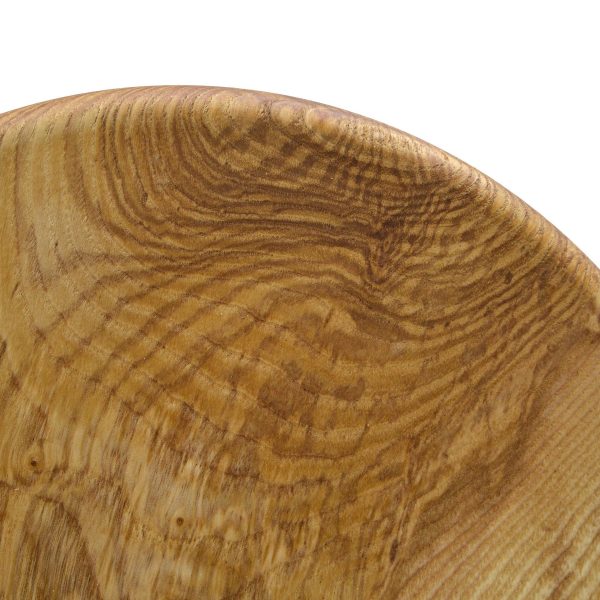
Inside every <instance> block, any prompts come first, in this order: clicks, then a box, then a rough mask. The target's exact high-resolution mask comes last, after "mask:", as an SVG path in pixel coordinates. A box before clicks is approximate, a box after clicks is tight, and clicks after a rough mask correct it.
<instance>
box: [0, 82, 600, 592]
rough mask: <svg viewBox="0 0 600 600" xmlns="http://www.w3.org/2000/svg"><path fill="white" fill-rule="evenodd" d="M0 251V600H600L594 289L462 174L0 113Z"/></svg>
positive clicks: (278, 111) (333, 112) (177, 109)
mask: <svg viewBox="0 0 600 600" xmlns="http://www.w3.org/2000/svg"><path fill="white" fill-rule="evenodd" d="M566 200H567V199H566ZM0 235H1V246H0V555H1V556H2V561H0V598H6V599H14V598H61V599H64V598H129V599H131V600H133V599H138V598H140V599H146V598H172V599H175V598H177V599H183V598H277V599H279V598H294V599H296V598H328V599H334V598H344V599H348V598H398V597H407V598H430V597H439V598H471V597H473V598H479V597H480V598H511V599H515V598H542V597H551V596H552V597H555V598H566V597H574V598H591V597H598V595H599V594H600V591H599V588H598V586H599V585H600V495H599V493H598V491H599V488H600V443H599V438H598V432H599V426H600V408H599V406H598V404H599V401H600V320H599V319H600V308H599V305H600V300H599V299H600V278H599V272H598V269H597V268H596V267H595V266H594V265H593V264H592V263H591V262H590V261H589V260H588V259H587V258H586V257H585V256H584V255H583V254H582V253H581V252H579V250H577V249H576V248H575V247H574V246H573V245H572V244H571V243H570V242H569V241H568V240H567V239H566V238H565V237H564V236H563V235H562V234H560V233H559V232H558V231H557V230H556V229H555V228H554V227H553V226H552V225H550V224H549V223H548V222H547V221H545V220H544V219H543V218H542V217H541V216H539V215H538V214H537V213H536V212H535V211H533V210H532V209H531V208H529V207H528V206H527V205H526V204H524V203H523V202H521V201H520V200H519V199H517V198H516V197H515V196H514V195H512V194H511V193H510V192H508V191H507V190H505V189H504V188H502V187H501V186H499V185H498V184H496V183H495V182H494V181H492V180H490V179H489V178H487V177H486V176H484V175H483V174H481V173H479V172H478V171H477V170H475V169H473V168H471V167H469V166H467V165H465V164H464V163H462V162H460V161H459V160H457V159H455V158H453V157H452V156H449V155H448V154H446V153H444V152H442V151H441V150H438V149H436V148H434V147H432V146H430V145H428V144H426V143H425V142H422V141H420V140H417V139H415V138H413V137H411V136H409V135H407V134H404V133H402V132H400V131H397V130H395V129H392V128H390V127H387V126H384V125H382V124H379V123H376V122H374V121H370V120H368V119H365V118H362V117H358V116H356V115H353V114H350V113H346V112H344V111H341V110H338V109H334V108H331V107H327V106H323V105H319V104H315V103H311V102H306V101H301V100H296V99H291V98H287V97H282V96H276V95H270V94H262V93H257V92H248V91H238V90H230V89H214V88H198V87H163V88H143V89H127V90H118V91H109V92H101V93H94V94H87V95H82V96H78V97H72V98H66V99H62V100H56V101H52V102H47V103H43V104H39V105H36V106H32V107H28V108H24V109H21V110H17V111H14V112H11V113H7V114H4V115H2V116H0Z"/></svg>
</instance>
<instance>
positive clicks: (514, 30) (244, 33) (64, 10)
mask: <svg viewBox="0 0 600 600" xmlns="http://www.w3.org/2000/svg"><path fill="white" fill-rule="evenodd" d="M0 57H1V61H0V67H1V68H0V112H4V111H7V110H10V109H13V108H18V107H21V106H24V105H27V104H31V103H34V102H38V101H41V100H48V99H51V98H55V97H60V96H65V95H70V94H74V93H79V92H86V91H94V90H100V89H107V88H115V87H128V86H136V85H154V84H202V85H222V86H230V87H242V88H250V89H257V90H264V91H272V92H279V93H282V94H288V95H291V96H298V97H301V98H308V99H311V100H317V101H320V102H324V103H327V104H332V105H334V106H339V107H341V108H345V109H348V110H351V111H354V112H357V113H360V114H363V115H367V116H369V117H372V118H374V119H377V120H380V121H383V122H385V123H388V124H389V125H393V126H395V127H398V128H399V129H403V130H404V131H407V132H409V133H412V134H414V135H416V136H418V137H420V138H423V139H425V140H427V141H429V142H431V143H433V144H435V145H437V146H439V147H441V148H443V149H444V150H446V151H448V152H450V153H452V154H454V155H456V156H458V157H459V158H462V159H463V160H465V161H467V162H468V163H470V164H472V165H473V166H475V167H477V168H479V169H480V170H481V171H483V172H485V173H487V174H488V175H490V176H491V177H493V178H494V179H496V180H497V181H499V182H500V183H502V184H503V185H504V186H506V187H507V188H509V189H510V190H511V191H513V192H514V193H516V194H517V195H518V196H520V197H521V198H523V199H524V200H525V201H526V202H528V203H529V204H530V205H532V206H533V207H534V208H536V209H537V210H538V211H539V212H541V213H542V214H543V215H544V216H546V217H547V218H548V219H549V220H550V221H552V222H553V223H554V224H555V225H556V226H557V227H558V228H559V229H561V230H562V231H563V232H564V233H565V234H566V235H567V236H568V237H570V238H571V239H572V240H573V241H574V242H575V243H576V244H577V245H578V246H579V247H580V248H581V249H582V250H583V251H584V252H585V253H586V254H587V255H588V256H589V257H590V258H591V259H592V260H594V262H595V263H596V264H597V265H600V235H599V234H598V225H599V224H600V223H599V221H600V219H599V217H600V208H599V206H600V192H599V189H600V183H599V176H600V151H599V146H598V142H599V140H600V117H599V111H600V4H599V3H598V2H597V1H594V0H589V1H584V0H570V1H569V2H566V1H565V2H554V1H552V0H550V1H546V2H544V1H540V2H534V1H531V0H520V1H512V0H511V1H506V0H505V1H503V2H499V1H496V2H490V1H484V0H479V1H473V2H465V1H459V0H452V1H439V2H431V1H421V0H411V1H410V2H405V1H389V2H382V1H373V0H370V1H368V0H365V1H363V2H352V1H350V0H348V1H346V2H328V1H327V0H321V1H319V2H315V1H313V0H301V1H297V2H285V1H284V0H280V1H279V2H273V3H271V2H258V1H252V0H247V1H245V2H231V1H229V2H228V1H224V0H211V2H202V1H195V2H181V1H174V0H171V1H168V2H167V1H163V2H152V1H148V2H143V3H142V2H140V3H137V2H127V1H126V0H121V1H119V2H114V1H108V0H105V1H103V2H84V1H80V2H64V1H63V2H61V1H58V0H55V1H52V2H48V1H46V2H31V1H23V0H16V1H13V2H4V3H2V6H1V12H0Z"/></svg>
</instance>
